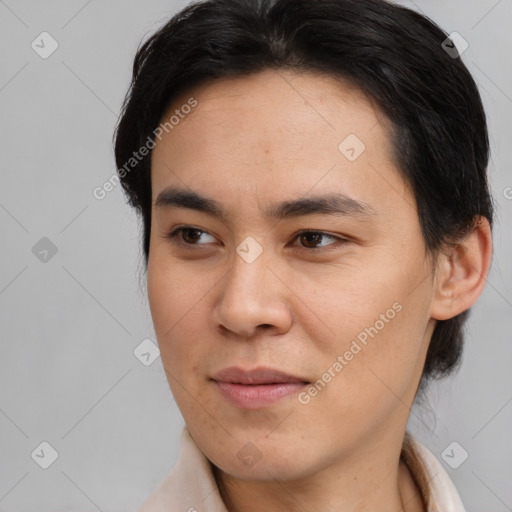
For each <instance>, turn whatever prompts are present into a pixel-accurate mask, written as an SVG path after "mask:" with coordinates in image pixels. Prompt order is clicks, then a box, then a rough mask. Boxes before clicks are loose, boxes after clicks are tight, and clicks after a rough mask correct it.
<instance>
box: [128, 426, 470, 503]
mask: <svg viewBox="0 0 512 512" xmlns="http://www.w3.org/2000/svg"><path fill="white" fill-rule="evenodd" d="M400 457H401V458H402V459H403V460H404V462H405V463H406V464H407V466H408V468H409V470H410V472H411V474H412V476H413V478H414V479H415V481H416V483H417V485H418V487H419V489H420V491H421V494H422V497H423V501H424V504H425V506H426V510H427V511H428V512H465V509H464V505H463V504H462V501H461V499H460V497H459V494H458V493H457V490H456V489H455V486H454V485H453V483H452V481H451V480H450V477H449V476H448V474H447V473H446V471H445V469H444V468H443V466H442V465H441V463H440V462H439V460H438V459H437V458H436V457H435V456H434V455H433V454H432V453H431V452H430V451H429V450H428V449H427V448H426V447H425V446H424V445H423V444H422V443H420V442H419V441H418V440H417V439H415V438H414V437H413V436H412V435H411V434H409V433H408V432H406V434H405V437H404V442H403V445H402V451H401V455H400ZM163 510H169V511H178V510H179V511H183V512H198V511H204V512H228V510H227V508H226V506H225V505H224V502H223V501H222V498H221V496H220V493H219V488H218V486H217V482H216V481H215V477H214V475H213V471H212V467H211V462H210V461H209V459H208V458H207V457H206V456H205V455H204V454H203V452H202V451H201V450H200V449H199V447H198V446H197V444H196V443H195V441H194V440H193V438H192V436H191V435H190V432H189V430H188V428H187V427H186V426H185V427H184V428H183V431H182V433H181V441H180V453H179V456H178V461H177V463H176V465H175V466H174V468H173V470H172V471H171V472H170V473H169V474H168V475H167V476H166V477H165V478H164V480H163V481H162V482H161V483H160V484H159V485H158V486H157V488H156V489H155V490H154V491H153V493H152V494H151V495H150V496H149V497H148V498H147V499H146V500H145V502H144V503H143V505H142V508H140V509H139V511H138V512H162V511H163Z"/></svg>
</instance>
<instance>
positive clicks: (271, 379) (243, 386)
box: [212, 366, 310, 409]
mask: <svg viewBox="0 0 512 512" xmlns="http://www.w3.org/2000/svg"><path fill="white" fill-rule="evenodd" d="M212 380H213V381H214V383H215V384H216V386H217V388H218V390H219V391H220V393H221V395H222V396H223V397H224V398H225V399H226V400H227V401H228V402H229V403H230V404H231V405H234V406H235V407H238V408H240V409H260V408H263V407H268V406H271V405H273V404H275V403H276V402H278V401H280V400H282V399H283V398H285V397H287V396H290V395H293V394H296V393H297V392H299V391H300V389H302V388H303V387H304V386H306V385H308V384H310V382H308V381H307V380H305V379H304V378H302V377H298V376H295V375H291V374H288V373H285V372H282V371H280V370H276V369H273V368H264V367H258V368H255V369H252V370H244V369H242V368H239V367H234V366H232V367H229V368H225V369H224V370H222V371H220V372H218V373H217V374H215V376H214V377H213V378H212Z"/></svg>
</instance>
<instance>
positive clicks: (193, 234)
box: [166, 226, 215, 245]
mask: <svg viewBox="0 0 512 512" xmlns="http://www.w3.org/2000/svg"><path fill="white" fill-rule="evenodd" d="M202 235H208V236H209V237H210V238H212V239H213V240H214V241H215V238H213V237H212V236H211V235H209V234H208V233H207V232H206V231H203V230H202V229H198V228H194V227H191V226H185V227H180V228H177V229H175V230H174V231H171V232H170V233H169V234H168V235H166V238H170V239H171V240H173V241H175V242H176V243H178V244H182V245H205V244H200V243H196V242H197V241H198V240H200V239H201V236H202Z"/></svg>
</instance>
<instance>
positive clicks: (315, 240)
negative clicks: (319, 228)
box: [302, 233, 322, 246]
mask: <svg viewBox="0 0 512 512" xmlns="http://www.w3.org/2000/svg"><path fill="white" fill-rule="evenodd" d="M302 236H303V237H304V240H308V239H309V242H306V244H305V245H306V246H309V245H308V244H309V243H310V242H311V239H313V241H312V244H313V245H315V244H317V243H319V241H320V239H321V237H322V235H321V234H320V233H306V234H304V235H302Z"/></svg>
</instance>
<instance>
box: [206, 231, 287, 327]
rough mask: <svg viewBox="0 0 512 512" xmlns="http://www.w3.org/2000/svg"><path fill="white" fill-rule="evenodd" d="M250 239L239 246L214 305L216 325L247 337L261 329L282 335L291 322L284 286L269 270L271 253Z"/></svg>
mask: <svg viewBox="0 0 512 512" xmlns="http://www.w3.org/2000/svg"><path fill="white" fill-rule="evenodd" d="M250 238H251V237H248V239H245V240H244V241H243V242H242V243H240V244H239V246H238V247H237V253H236V254H235V255H234V257H233V265H232V267H231V269H230V271H229V272H228V274H227V275H226V276H225V279H223V280H222V282H223V285H222V291H221V293H220V295H219V296H218V298H217V303H216V305H215V322H216V323H217V325H218V326H221V327H223V328H225V329H227V330H229V331H232V332H234V333H237V334H238V335H241V336H244V337H249V336H252V335H253V334H254V333H255V330H256V329H257V328H258V327H260V326H265V327H266V328H269V327H273V328H274V329H275V330H277V331H278V332H281V331H284V330H286V329H288V328H289V327H290V322H291V314H290V311H289V308H288V305H287V303H286V298H285V295H284V285H282V283H281V284H280V281H279V279H278V278H277V277H276V276H275V275H274V274H273V272H271V270H270V269H269V268H268V267H270V266H271V263H270V261H269V255H270V253H268V254H266V253H264V251H263V248H262V247H261V245H260V244H259V243H258V242H256V241H255V240H254V239H252V240H251V239H250ZM256 244H257V245H256Z"/></svg>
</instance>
